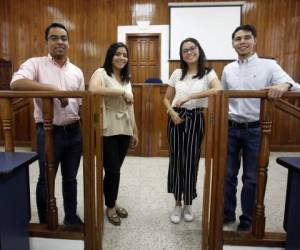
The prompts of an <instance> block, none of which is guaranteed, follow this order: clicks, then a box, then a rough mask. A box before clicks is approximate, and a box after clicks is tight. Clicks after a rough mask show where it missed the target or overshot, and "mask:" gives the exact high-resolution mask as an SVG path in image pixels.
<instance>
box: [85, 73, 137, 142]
mask: <svg viewBox="0 0 300 250" xmlns="http://www.w3.org/2000/svg"><path fill="white" fill-rule="evenodd" d="M101 87H105V88H113V89H120V90H125V91H126V92H127V93H131V94H132V88H131V84H130V83H128V84H124V85H122V84H120V83H119V82H118V81H117V80H116V79H115V78H114V76H112V77H110V76H109V75H107V73H106V71H105V70H104V69H103V68H99V69H97V70H96V71H95V72H94V73H93V75H92V77H91V80H90V83H89V89H90V90H91V91H97V89H99V88H101ZM102 106H103V136H113V135H120V134H121V135H129V136H132V135H133V124H132V119H131V116H132V115H133V109H132V105H128V104H126V102H125V101H124V99H123V97H122V96H104V97H103V104H102Z"/></svg>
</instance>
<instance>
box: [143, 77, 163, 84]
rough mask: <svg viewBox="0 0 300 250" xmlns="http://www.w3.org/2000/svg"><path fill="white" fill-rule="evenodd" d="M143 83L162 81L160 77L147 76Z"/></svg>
mask: <svg viewBox="0 0 300 250" xmlns="http://www.w3.org/2000/svg"><path fill="white" fill-rule="evenodd" d="M144 82H145V83H162V80H161V79H160V78H154V77H153V78H147V79H146V80H145V81H144Z"/></svg>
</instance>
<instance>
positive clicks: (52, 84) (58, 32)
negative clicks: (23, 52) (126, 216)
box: [10, 23, 84, 225]
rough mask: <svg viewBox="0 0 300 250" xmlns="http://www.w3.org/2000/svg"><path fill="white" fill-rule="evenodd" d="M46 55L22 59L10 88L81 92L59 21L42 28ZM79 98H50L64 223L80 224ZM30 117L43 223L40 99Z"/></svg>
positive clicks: (44, 197) (80, 78)
mask: <svg viewBox="0 0 300 250" xmlns="http://www.w3.org/2000/svg"><path fill="white" fill-rule="evenodd" d="M45 39H46V46H47V48H48V52H49V54H48V56H44V57H34V58H30V59H28V60H27V61H26V62H24V63H23V64H22V65H21V66H20V68H19V70H18V71H17V72H15V73H14V75H13V77H12V80H11V83H10V86H11V89H13V90H32V91H36V90H40V91H53V90H54V91H59V90H68V91H81V90H82V91H83V90H84V79H83V73H82V71H81V70H80V69H79V68H78V67H76V66H75V65H74V64H72V63H70V61H69V59H68V56H67V53H68V49H69V34H68V31H67V29H66V27H65V26H64V25H62V24H60V23H52V24H51V25H49V26H48V27H47V28H46V30H45ZM80 106H81V99H78V98H60V99H57V98H55V99H54V119H53V125H54V126H53V143H54V158H55V169H56V171H57V168H58V165H59V164H60V165H61V173H62V192H63V198H64V210H65V218H64V224H66V225H77V224H82V223H83V222H82V220H81V219H80V218H79V216H78V215H77V213H76V209H77V180H76V176H77V172H78V168H79V164H80V158H81V154H82V141H81V132H80V124H79V119H80V116H79V114H80V112H79V110H80ZM34 119H35V122H36V135H37V152H38V154H39V169H40V173H39V179H38V183H37V188H36V200H37V208H38V215H39V220H40V222H41V223H47V176H46V167H45V149H44V126H43V117H42V102H41V100H40V99H35V100H34Z"/></svg>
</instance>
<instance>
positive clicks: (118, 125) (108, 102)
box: [89, 43, 138, 225]
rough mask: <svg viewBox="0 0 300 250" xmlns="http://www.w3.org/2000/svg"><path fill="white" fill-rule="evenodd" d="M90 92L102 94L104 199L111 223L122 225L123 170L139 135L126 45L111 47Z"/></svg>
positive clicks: (96, 73)
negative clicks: (121, 185)
mask: <svg viewBox="0 0 300 250" xmlns="http://www.w3.org/2000/svg"><path fill="white" fill-rule="evenodd" d="M89 90H90V91H93V92H96V93H100V94H102V95H103V99H104V102H103V165H104V170H105V176H104V180H103V182H104V196H105V205H106V207H107V210H106V214H107V218H108V221H109V222H110V223H112V224H113V225H120V224H121V219H120V217H121V218H126V217H127V216H128V212H127V211H126V209H124V208H122V207H120V206H119V205H117V203H116V201H117V197H118V190H119V183H120V168H121V166H122V163H123V161H124V158H125V156H126V153H127V150H128V147H129V144H130V142H131V145H132V146H133V147H136V146H137V144H138V132H137V126H136V122H135V117H134V109H133V94H132V89H131V84H130V79H129V66H128V48H127V47H126V45H125V44H123V43H114V44H112V45H111V46H110V47H109V49H108V51H107V53H106V58H105V62H104V65H103V67H102V68H99V69H97V70H96V71H95V72H94V74H93V75H92V77H91V80H90V82H89Z"/></svg>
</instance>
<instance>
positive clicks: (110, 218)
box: [106, 210, 121, 226]
mask: <svg viewBox="0 0 300 250" xmlns="http://www.w3.org/2000/svg"><path fill="white" fill-rule="evenodd" d="M106 215H107V219H108V221H109V222H110V223H111V224H113V225H114V226H120V225H121V219H120V217H119V216H118V214H117V213H114V214H112V215H111V216H109V215H108V210H106Z"/></svg>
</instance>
